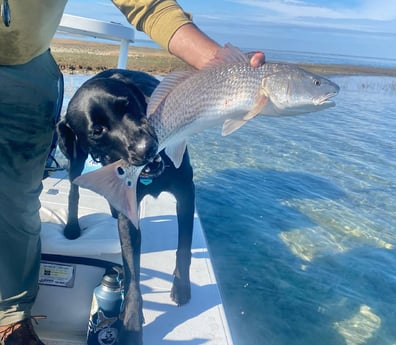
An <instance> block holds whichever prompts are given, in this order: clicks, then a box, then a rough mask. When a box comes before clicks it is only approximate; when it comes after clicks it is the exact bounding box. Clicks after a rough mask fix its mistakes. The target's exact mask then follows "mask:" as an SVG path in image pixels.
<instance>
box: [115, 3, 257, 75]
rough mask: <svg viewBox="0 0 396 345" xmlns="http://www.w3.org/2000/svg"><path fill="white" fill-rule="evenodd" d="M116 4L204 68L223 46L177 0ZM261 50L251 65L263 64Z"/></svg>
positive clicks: (184, 57)
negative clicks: (194, 21)
mask: <svg viewBox="0 0 396 345" xmlns="http://www.w3.org/2000/svg"><path fill="white" fill-rule="evenodd" d="M113 3H114V4H115V5H116V6H117V7H118V8H119V9H120V10H121V12H122V13H123V14H124V15H125V16H126V18H127V19H128V21H129V22H130V23H131V24H132V25H134V26H135V28H136V29H137V30H139V31H143V32H145V33H146V34H147V35H149V36H150V37H151V39H152V40H153V41H155V42H156V43H158V44H159V45H161V46H162V47H163V48H165V49H166V50H168V51H169V52H170V53H171V54H173V55H175V56H177V57H178V58H180V59H182V60H183V61H184V62H186V63H188V64H189V65H191V66H193V67H195V68H198V69H201V68H203V67H204V66H205V65H207V64H208V62H209V61H210V60H212V59H213V58H214V57H215V55H216V52H217V50H218V49H219V48H220V45H219V44H218V43H216V42H215V41H214V40H212V39H211V38H210V37H208V36H207V35H206V34H204V33H203V32H202V31H201V30H200V29H199V28H198V27H197V26H196V25H194V24H193V22H192V20H191V16H190V15H189V14H188V13H186V12H184V11H183V9H182V8H181V7H180V6H179V5H178V4H177V2H176V1H174V0H113ZM264 59H265V57H264V54H263V53H261V52H259V53H256V54H255V55H254V56H253V57H252V58H251V64H252V66H254V67H256V66H261V65H262V64H263V63H264Z"/></svg>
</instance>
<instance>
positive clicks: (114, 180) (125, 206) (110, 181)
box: [73, 161, 143, 228]
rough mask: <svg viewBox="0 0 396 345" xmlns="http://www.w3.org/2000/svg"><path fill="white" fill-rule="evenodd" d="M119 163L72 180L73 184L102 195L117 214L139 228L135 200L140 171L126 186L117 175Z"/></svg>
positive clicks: (137, 206)
mask: <svg viewBox="0 0 396 345" xmlns="http://www.w3.org/2000/svg"><path fill="white" fill-rule="evenodd" d="M120 166H121V161H117V162H114V163H112V164H109V165H106V166H104V167H101V168H99V169H97V170H94V171H91V172H88V173H86V174H84V175H81V176H79V177H77V178H75V179H74V181H73V183H74V184H76V185H78V186H80V187H82V188H87V189H90V190H92V191H93V192H95V193H98V194H100V195H103V196H104V197H105V198H106V200H107V201H108V202H109V203H110V204H111V205H112V206H113V207H114V208H115V209H116V210H117V211H119V212H121V213H123V214H124V215H125V216H127V217H128V218H129V220H130V221H131V222H132V223H133V225H134V226H135V227H136V228H138V227H139V205H138V204H137V199H136V184H137V178H138V176H139V174H140V171H141V169H143V167H142V168H141V169H140V170H137V172H136V180H135V181H131V185H130V186H127V185H126V183H125V181H124V180H123V179H121V178H120V175H119V174H118V173H117V171H118V168H119V167H120Z"/></svg>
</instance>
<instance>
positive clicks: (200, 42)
mask: <svg viewBox="0 0 396 345" xmlns="http://www.w3.org/2000/svg"><path fill="white" fill-rule="evenodd" d="M168 48H169V52H170V53H171V54H173V55H175V56H177V57H178V58H180V59H182V60H183V61H185V62H187V63H188V64H189V65H191V66H193V67H195V68H197V69H201V68H203V67H204V66H206V65H207V64H208V63H209V62H210V61H211V60H212V59H214V57H215V56H216V52H217V50H218V49H219V48H220V45H219V44H217V43H216V42H215V41H213V40H212V39H211V38H209V37H208V36H207V35H205V34H204V33H203V32H202V31H201V30H199V29H198V28H197V27H196V26H195V25H194V24H185V25H183V26H182V27H180V28H179V29H178V30H177V31H176V32H175V34H174V35H173V36H172V38H171V39H170V41H169V46H168Z"/></svg>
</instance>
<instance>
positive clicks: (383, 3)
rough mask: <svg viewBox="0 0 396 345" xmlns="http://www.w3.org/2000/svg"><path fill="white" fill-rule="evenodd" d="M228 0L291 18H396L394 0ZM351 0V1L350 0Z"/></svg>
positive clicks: (284, 18) (280, 17)
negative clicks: (324, 0)
mask: <svg viewBox="0 0 396 345" xmlns="http://www.w3.org/2000/svg"><path fill="white" fill-rule="evenodd" d="M227 1H228V2H232V3H236V4H240V5H243V6H249V7H251V8H255V9H256V10H257V9H262V10H264V11H263V16H264V17H266V16H267V17H273V16H275V17H277V18H278V19H280V20H287V19H300V20H307V19H331V20H339V19H343V20H347V19H351V20H362V19H365V20H375V21H390V20H396V1H394V0H377V1H372V0H361V1H357V2H356V1H354V2H352V3H354V5H350V4H348V2H347V1H343V2H338V1H333V2H331V1H330V2H329V1H327V2H325V4H324V5H322V4H321V3H322V1H318V0H317V1H303V0H227ZM350 3H351V2H350Z"/></svg>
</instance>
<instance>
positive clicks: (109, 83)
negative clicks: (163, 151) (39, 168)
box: [67, 78, 158, 166]
mask: <svg viewBox="0 0 396 345" xmlns="http://www.w3.org/2000/svg"><path fill="white" fill-rule="evenodd" d="M76 95H77V94H76ZM67 116H69V117H70V119H69V123H72V122H78V123H76V124H75V126H74V128H75V133H76V136H77V137H78V139H79V141H80V142H81V143H82V145H83V146H84V147H86V148H87V151H89V152H90V153H91V155H93V156H95V158H96V159H98V160H99V161H100V162H102V164H108V163H109V162H114V161H116V160H119V159H122V160H124V161H125V162H127V163H129V164H132V165H136V166H140V165H145V164H147V163H149V162H150V161H151V160H152V159H154V157H155V156H156V154H157V151H158V138H157V135H156V133H155V130H154V128H153V126H152V125H151V124H150V122H149V120H148V118H147V116H146V101H145V98H144V96H143V94H142V93H141V92H140V91H139V89H138V88H135V89H133V88H132V86H128V87H126V86H125V85H124V84H123V83H122V82H120V81H118V80H115V79H109V78H98V79H93V80H91V81H90V82H89V83H88V84H85V85H83V86H82V87H81V88H80V89H79V90H78V97H76V98H73V99H71V100H70V103H69V108H68V111H67ZM81 123H83V125H81Z"/></svg>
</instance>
